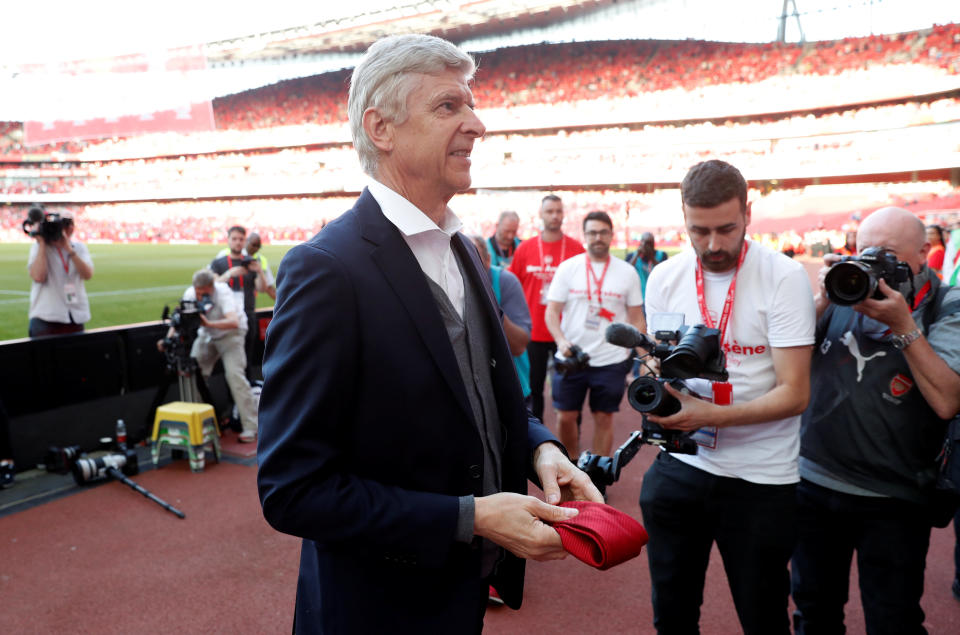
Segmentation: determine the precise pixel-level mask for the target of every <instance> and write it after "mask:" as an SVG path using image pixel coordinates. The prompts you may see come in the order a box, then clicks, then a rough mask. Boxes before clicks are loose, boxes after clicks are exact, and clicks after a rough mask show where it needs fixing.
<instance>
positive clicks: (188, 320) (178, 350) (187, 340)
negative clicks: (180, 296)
mask: <svg viewBox="0 0 960 635" xmlns="http://www.w3.org/2000/svg"><path fill="white" fill-rule="evenodd" d="M212 308H213V299H212V298H211V297H210V295H209V294H206V293H205V294H204V295H202V296H200V298H199V299H198V300H180V304H179V305H178V306H176V307H174V308H173V312H171V311H170V307H169V306H165V307H163V314H162V315H161V319H162V320H163V321H164V322H166V323H167V324H169V325H170V327H171V328H172V329H173V333H172V334H171V336H170V337H165V338H164V340H163V348H164V354H165V355H166V356H167V364H168V365H170V366H171V367H176V366H177V362H178V361H185V360H186V359H188V358H189V357H190V348H191V347H192V346H193V340H194V339H196V337H197V331H198V330H199V329H200V327H201V326H202V325H203V322H202V321H201V320H200V316H201V315H206V314H207V313H209V312H210V309H212Z"/></svg>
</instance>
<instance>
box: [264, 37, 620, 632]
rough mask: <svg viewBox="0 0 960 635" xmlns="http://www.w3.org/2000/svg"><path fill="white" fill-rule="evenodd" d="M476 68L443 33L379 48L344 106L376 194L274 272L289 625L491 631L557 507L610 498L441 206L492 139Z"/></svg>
mask: <svg viewBox="0 0 960 635" xmlns="http://www.w3.org/2000/svg"><path fill="white" fill-rule="evenodd" d="M473 72H474V62H473V60H472V59H471V58H470V57H469V56H468V55H466V54H465V53H463V52H462V51H461V50H460V49H458V48H457V47H455V46H454V45H452V44H450V43H449V42H447V41H445V40H442V39H439V38H436V37H431V36H424V35H403V36H394V37H389V38H385V39H383V40H380V41H378V42H376V43H374V44H373V45H372V46H371V47H370V49H369V50H368V51H367V53H366V55H365V56H364V58H363V59H362V60H361V61H360V63H359V64H358V65H357V67H356V68H355V69H354V72H353V76H352V78H351V83H350V96H349V102H348V112H349V117H350V126H351V130H352V133H353V139H354V145H355V147H356V148H357V152H358V154H359V155H360V162H361V165H362V167H363V169H364V171H365V172H366V173H367V174H368V175H369V176H370V177H371V180H370V182H369V185H368V187H367V188H365V189H364V191H363V193H362V194H361V195H360V198H359V199H358V200H357V202H356V204H355V205H354V207H353V208H352V209H351V210H349V211H347V212H346V213H344V214H343V215H342V216H340V218H338V219H337V220H335V221H333V222H331V223H330V224H328V225H327V226H326V227H325V228H324V229H323V231H321V232H320V233H319V234H318V235H317V236H315V237H314V238H313V239H311V240H310V241H308V242H307V243H305V244H303V245H299V246H297V247H294V248H293V249H291V250H290V251H289V252H288V253H287V255H286V257H285V258H284V260H283V263H282V264H281V266H280V268H279V276H278V285H277V304H276V310H275V313H274V317H273V320H272V322H271V323H270V327H269V329H268V331H267V341H266V353H265V361H264V366H263V371H264V387H263V393H262V396H261V401H260V445H259V448H258V449H259V452H258V458H259V462H260V469H259V486H260V499H261V503H262V505H263V511H264V516H265V517H266V519H267V520H268V522H270V524H271V525H272V526H273V527H275V528H276V529H278V530H279V531H282V532H285V533H289V534H293V535H296V536H300V537H302V538H303V539H304V540H303V546H302V551H301V559H300V579H299V584H298V588H297V603H296V615H295V628H296V631H297V632H311V633H312V632H329V633H471V632H479V631H480V629H481V628H482V625H483V614H484V611H485V608H486V605H487V597H488V584H492V585H493V586H495V587H496V588H497V590H498V591H499V592H500V595H501V596H502V598H503V600H504V601H505V602H506V603H507V604H508V605H510V606H512V607H514V608H516V607H519V605H520V599H521V593H522V586H523V560H522V558H533V559H537V560H549V559H556V558H562V557H564V555H565V552H564V550H563V546H562V543H561V540H560V536H559V534H558V533H557V532H556V530H554V529H553V528H552V527H551V526H549V523H551V522H555V521H559V520H562V519H566V518H569V517H570V516H572V515H574V514H571V513H570V512H571V511H572V510H570V509H568V508H564V507H559V506H557V505H556V503H559V502H560V501H561V499H562V498H566V499H570V498H579V499H590V500H594V501H601V500H602V497H601V496H600V494H599V492H597V491H596V488H594V487H593V485H592V484H591V483H590V480H589V478H587V477H586V474H584V473H583V472H581V471H580V470H579V469H577V468H576V466H574V465H573V464H572V463H571V462H570V461H569V459H568V458H567V457H566V455H565V454H564V453H563V451H562V449H561V446H559V444H558V442H557V441H556V439H555V438H554V437H553V435H552V434H551V433H550V432H549V430H547V428H546V427H545V426H543V425H541V424H540V422H539V421H537V420H536V419H535V418H532V417H531V416H529V413H528V412H527V410H526V409H525V408H524V406H523V395H522V394H521V389H520V384H519V382H518V381H517V374H516V372H515V371H514V367H513V362H512V357H511V355H510V349H509V348H508V345H507V340H506V338H505V337H504V333H503V328H502V326H501V323H500V317H499V312H498V310H497V309H496V306H495V304H494V301H493V293H492V290H491V288H490V281H489V278H488V276H487V275H486V272H485V271H484V270H483V268H482V265H481V263H480V261H479V259H478V256H477V250H476V248H475V247H474V245H473V244H472V243H471V242H470V240H469V239H468V238H467V237H465V236H464V235H463V234H461V233H460V228H461V222H460V220H459V219H458V218H457V217H456V215H454V213H453V211H452V210H451V209H450V208H449V207H448V206H447V203H448V202H449V201H450V199H451V198H452V197H453V196H454V195H455V194H456V193H457V192H461V191H463V190H465V189H467V188H469V187H470V182H471V180H470V179H471V177H470V164H471V162H470V155H471V152H472V150H473V146H474V143H476V141H477V140H478V139H480V138H481V137H483V134H484V132H485V129H484V126H483V123H482V122H481V121H480V119H479V118H478V117H477V115H476V114H475V113H474V110H473V109H474V102H473V94H472V92H471V90H470V80H471V77H472V75H473ZM528 476H529V477H531V478H536V479H538V480H539V482H540V483H541V484H542V486H543V490H544V493H545V495H546V499H547V502H544V501H541V500H539V499H537V498H535V497H532V496H527V495H526V488H527V484H526V478H527V477H528Z"/></svg>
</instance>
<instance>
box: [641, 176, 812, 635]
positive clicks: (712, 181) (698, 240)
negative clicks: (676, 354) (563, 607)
mask: <svg viewBox="0 0 960 635" xmlns="http://www.w3.org/2000/svg"><path fill="white" fill-rule="evenodd" d="M681 199H682V209H683V216H684V222H685V224H686V229H687V233H688V235H689V238H690V243H691V246H692V247H693V249H692V250H685V251H683V252H682V253H680V254H678V255H677V256H675V257H672V258H670V259H669V260H667V261H666V262H663V263H661V264H660V265H658V266H657V267H656V268H654V270H653V271H652V272H651V273H650V279H649V281H648V283H647V293H646V314H647V322H648V324H649V325H650V329H651V333H654V332H656V330H658V329H660V327H659V326H658V324H659V323H660V322H661V321H663V320H666V321H670V320H676V321H682V322H683V323H684V324H687V325H699V324H703V325H704V326H705V327H706V328H709V329H717V330H718V331H719V333H718V337H719V342H720V346H721V348H722V350H723V352H724V353H725V356H726V370H727V374H728V377H729V379H728V381H726V382H722V381H714V382H711V381H708V380H707V379H704V378H692V379H686V380H685V383H686V384H687V385H688V386H689V387H690V389H691V390H693V391H694V392H696V393H697V394H698V395H702V396H703V397H704V399H700V398H697V397H696V396H693V395H688V394H684V393H682V392H680V391H678V390H677V389H676V388H675V387H674V386H673V385H671V384H670V383H665V384H663V386H662V387H663V390H665V391H666V392H667V393H669V394H670V395H671V396H672V397H674V398H675V399H676V400H677V401H678V402H679V403H680V410H679V411H678V412H676V413H674V414H670V415H656V414H653V413H650V414H648V415H646V416H647V418H648V419H649V420H650V421H651V422H653V423H656V424H658V425H660V426H662V427H664V428H667V429H672V430H680V431H685V432H691V433H692V434H691V438H692V439H694V440H695V441H696V442H697V443H698V444H699V448H698V450H699V451H698V452H697V453H696V454H682V453H672V452H666V451H661V452H660V453H659V454H658V455H657V458H656V460H655V461H654V462H653V465H651V467H650V469H649V470H648V471H647V473H646V475H645V476H644V479H643V488H642V491H641V494H640V508H641V511H642V512H643V520H644V525H645V527H646V528H647V531H648V533H649V534H650V543H649V551H648V559H649V563H650V577H651V582H652V585H653V610H654V626H655V627H656V629H657V631H658V632H660V633H696V632H699V618H700V605H701V603H702V601H703V585H704V576H705V573H706V570H707V565H708V563H709V560H710V550H711V547H712V545H713V543H714V542H716V543H717V547H718V548H719V551H720V555H721V557H722V559H723V566H724V570H725V571H726V574H727V581H728V583H729V585H730V591H731V594H732V595H733V601H734V604H735V606H736V610H737V616H738V617H739V619H740V624H741V626H742V628H743V632H744V633H747V634H762V635H772V634H777V633H784V634H785V633H788V632H789V620H788V616H787V598H788V593H789V578H788V573H787V562H788V561H789V559H790V555H791V553H792V551H793V545H794V542H795V528H794V519H795V509H796V500H795V492H796V483H797V482H798V481H799V474H798V471H797V452H798V450H799V429H800V413H801V412H803V409H804V407H806V405H807V400H808V398H809V377H810V352H811V346H810V345H811V344H812V343H813V336H814V323H815V312H814V307H813V297H812V294H811V292H810V282H809V280H808V277H807V274H806V271H805V270H804V268H803V266H802V265H800V264H799V263H796V262H794V261H793V260H791V259H790V258H788V257H786V256H784V255H783V254H780V253H777V252H775V251H773V250H772V249H769V248H767V247H765V246H763V245H761V244H759V243H756V242H753V241H750V240H747V239H746V232H747V226H748V225H749V223H750V204H749V203H748V202H747V182H746V180H744V178H743V176H742V175H741V174H740V172H739V170H737V169H736V168H735V167H733V166H732V165H730V164H728V163H725V162H723V161H716V160H711V161H705V162H702V163H698V164H697V165H695V166H693V167H692V168H691V169H690V170H689V171H688V172H687V175H686V176H685V177H684V179H683V182H682V183H681ZM681 341H682V338H681ZM664 366H666V359H665V360H664V361H662V362H661V367H662V368H661V370H665V368H663V367H664ZM662 374H664V375H666V374H667V373H665V372H664V373H662ZM711 397H712V401H713V403H711V401H710V399H709V398H711Z"/></svg>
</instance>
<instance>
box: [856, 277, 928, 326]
mask: <svg viewBox="0 0 960 635" xmlns="http://www.w3.org/2000/svg"><path fill="white" fill-rule="evenodd" d="M877 288H878V289H879V290H880V293H882V294H883V295H884V298H883V299H882V300H876V299H874V298H867V299H866V300H864V301H863V302H861V303H860V304H855V305H853V310H854V311H857V312H858V313H863V314H864V315H866V316H867V317H869V318H873V319H874V320H876V321H877V322H880V323H881V324H886V325H887V326H889V327H890V330H891V331H893V332H894V333H898V334H903V333H909V332H910V331H912V330H913V329H915V328H917V325H916V323H915V322H914V321H913V316H912V315H911V314H910V307H909V306H908V305H907V300H906V298H904V297H903V295H902V294H901V293H900V292H899V291H896V290H894V289H891V288H890V285H888V284H887V283H886V281H885V280H884V279H883V278H880V279H879V280H878V284H877Z"/></svg>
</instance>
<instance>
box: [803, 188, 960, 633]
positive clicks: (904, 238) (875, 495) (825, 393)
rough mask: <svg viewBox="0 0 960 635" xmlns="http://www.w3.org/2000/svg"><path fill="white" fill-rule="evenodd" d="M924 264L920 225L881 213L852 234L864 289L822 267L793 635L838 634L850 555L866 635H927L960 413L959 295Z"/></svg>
mask: <svg viewBox="0 0 960 635" xmlns="http://www.w3.org/2000/svg"><path fill="white" fill-rule="evenodd" d="M869 248H874V249H882V250H885V251H883V252H879V253H875V252H874V251H872V250H871V251H868V249H869ZM929 250H930V243H929V241H928V240H927V238H926V233H925V231H924V226H923V223H921V222H920V220H919V219H918V218H917V217H916V216H914V215H913V214H912V213H910V212H909V211H907V210H904V209H900V208H896V207H887V208H883V209H880V210H877V211H876V212H874V213H873V214H871V215H870V216H868V217H867V218H866V220H864V222H863V224H862V225H860V229H859V232H858V234H857V252H858V253H859V254H860V257H861V258H864V259H865V260H864V261H862V262H867V259H873V260H872V262H874V263H884V264H883V265H879V266H873V265H871V266H870V267H868V269H872V271H873V273H872V275H864V274H865V273H866V272H861V273H857V272H858V271H859V269H857V268H853V267H851V266H850V264H849V263H848V264H847V265H845V266H846V267H847V268H848V269H849V271H848V272H847V273H848V274H849V275H844V272H843V271H842V270H832V269H831V265H832V266H833V267H837V266H838V265H837V264H836V262H837V260H839V256H835V255H828V256H827V257H826V258H825V262H826V264H827V267H824V268H823V269H822V270H821V275H820V293H819V295H818V296H817V298H816V305H817V314H818V317H819V319H818V325H817V342H816V351H815V353H814V360H813V370H812V375H811V377H812V390H811V395H812V396H811V399H810V405H809V407H808V408H807V410H806V412H805V413H804V414H803V419H802V432H801V446H800V476H801V479H802V480H801V483H800V485H799V487H798V489H797V495H798V530H799V542H798V545H797V548H796V550H795V552H794V556H793V563H792V566H791V571H792V578H793V599H794V602H795V603H796V605H797V610H796V613H795V614H794V628H795V632H796V633H797V634H798V635H802V634H811V633H842V632H843V630H844V627H843V616H844V604H845V603H846V601H847V590H848V587H849V583H850V582H849V577H850V562H851V560H852V558H853V553H854V552H856V554H857V567H858V570H859V577H860V597H861V599H862V601H863V610H864V616H865V620H866V630H867V633H871V634H874V633H891V634H892V633H897V634H902V633H926V630H925V629H924V627H923V619H924V614H923V610H922V609H921V608H920V597H921V596H922V595H923V573H924V566H925V563H926V558H927V548H928V546H929V543H930V528H931V524H932V523H934V522H938V520H937V519H936V516H937V514H936V512H937V508H936V506H935V505H934V504H933V502H934V501H933V498H934V497H933V495H934V491H933V490H934V481H935V478H936V468H935V460H934V459H935V457H936V455H937V453H938V451H939V450H940V447H941V445H942V442H943V437H944V431H945V426H946V423H947V420H949V419H950V418H951V417H953V416H954V415H956V414H957V412H958V410H960V288H956V287H946V286H941V284H940V281H939V279H938V278H937V276H936V275H934V274H933V273H932V272H931V271H930V269H929V268H928V267H927V266H926V259H927V252H928V251H929ZM831 271H833V272H834V273H833V275H830V272H831ZM828 276H829V277H828ZM870 278H873V279H874V280H876V289H875V290H873V291H872V292H869V293H867V297H866V298H865V299H862V300H861V299H860V298H859V296H857V295H856V294H854V293H853V291H855V290H856V287H857V286H858V285H857V281H858V280H859V281H861V282H864V283H866V282H868V281H869V280H870ZM867 289H868V291H869V285H868V286H867ZM950 514H952V512H949V511H947V512H946V513H944V514H943V515H944V517H943V518H940V519H939V523H940V525H941V526H942V524H944V523H945V521H948V520H949V515H950Z"/></svg>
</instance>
